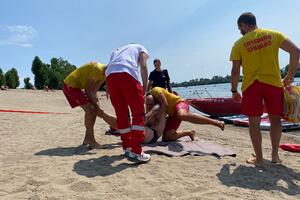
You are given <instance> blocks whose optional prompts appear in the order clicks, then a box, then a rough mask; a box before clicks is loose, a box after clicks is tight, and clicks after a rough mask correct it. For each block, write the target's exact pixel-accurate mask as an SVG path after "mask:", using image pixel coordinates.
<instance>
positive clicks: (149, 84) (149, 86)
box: [147, 79, 153, 92]
mask: <svg viewBox="0 0 300 200" xmlns="http://www.w3.org/2000/svg"><path fill="white" fill-rule="evenodd" d="M152 84H153V81H151V80H150V79H149V81H148V89H147V91H148V92H149V91H150V90H151V89H152Z"/></svg>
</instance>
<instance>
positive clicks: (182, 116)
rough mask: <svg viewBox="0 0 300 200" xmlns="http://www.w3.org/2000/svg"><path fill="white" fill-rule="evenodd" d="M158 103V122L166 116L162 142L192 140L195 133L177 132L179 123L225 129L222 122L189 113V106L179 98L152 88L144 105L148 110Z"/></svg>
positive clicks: (157, 88) (162, 90) (161, 89)
mask: <svg viewBox="0 0 300 200" xmlns="http://www.w3.org/2000/svg"><path fill="white" fill-rule="evenodd" d="M156 103H159V105H160V108H159V111H158V114H157V116H158V117H160V118H159V119H157V120H158V121H160V120H162V119H163V118H164V117H165V115H166V114H167V115H168V116H167V122H166V127H165V129H164V131H163V137H162V139H163V141H174V140H177V139H179V138H181V137H184V136H189V137H190V138H191V140H194V136H195V131H194V130H188V131H177V129H178V127H179V126H180V124H181V121H187V122H191V123H194V124H210V125H213V126H216V127H219V128H220V129H221V130H222V131H223V130H224V128H225V124H224V122H223V121H219V120H213V119H210V118H208V117H205V116H203V115H200V114H197V113H191V112H190V111H189V104H188V103H186V102H185V100H184V99H182V98H181V97H179V96H176V95H174V94H172V93H170V92H168V91H167V90H165V89H163V88H160V87H154V88H153V89H152V90H151V91H150V93H148V94H147V96H146V105H147V106H148V108H146V109H147V110H150V109H151V108H152V106H154V105H155V104H156Z"/></svg>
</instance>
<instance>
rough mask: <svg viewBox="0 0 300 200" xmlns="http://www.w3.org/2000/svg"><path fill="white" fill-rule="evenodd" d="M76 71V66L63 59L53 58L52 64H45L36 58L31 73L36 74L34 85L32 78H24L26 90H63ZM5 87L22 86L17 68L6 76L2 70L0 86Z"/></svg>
mask: <svg viewBox="0 0 300 200" xmlns="http://www.w3.org/2000/svg"><path fill="white" fill-rule="evenodd" d="M75 69H76V66H75V65H72V64H70V63H69V62H68V61H67V60H64V59H63V58H52V59H51V60H50V64H47V63H43V62H42V60H41V59H40V58H39V57H38V56H35V57H34V59H33V61H32V65H31V71H32V73H33V74H34V83H32V82H30V78H29V77H26V78H24V80H23V81H24V88H25V89H34V88H36V89H43V88H44V86H47V87H49V88H51V89H61V87H62V83H63V80H64V79H65V78H66V76H68V74H70V73H71V72H72V71H73V70H75ZM2 85H5V86H8V87H9V88H12V89H15V88H17V87H18V86H19V85H20V81H19V75H18V72H17V70H16V69H15V68H12V69H10V70H8V71H7V72H6V73H5V74H4V73H3V71H2V69H1V68H0V86H2Z"/></svg>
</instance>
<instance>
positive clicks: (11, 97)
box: [0, 89, 300, 200]
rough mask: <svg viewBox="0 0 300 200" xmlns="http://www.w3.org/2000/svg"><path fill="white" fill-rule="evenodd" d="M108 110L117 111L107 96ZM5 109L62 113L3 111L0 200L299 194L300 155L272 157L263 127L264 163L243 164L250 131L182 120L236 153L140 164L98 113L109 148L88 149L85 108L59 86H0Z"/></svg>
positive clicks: (98, 128)
mask: <svg viewBox="0 0 300 200" xmlns="http://www.w3.org/2000/svg"><path fill="white" fill-rule="evenodd" d="M99 96H101V104H102V105H103V108H104V109H105V110H106V111H108V112H109V113H111V114H114V111H113V108H112V106H111V104H110V101H108V100H106V98H105V97H104V96H103V94H101V93H100V94H99ZM0 109H10V110H31V111H47V112H61V113H66V114H27V113H3V112H0V123H1V125H0V199H1V200H6V199H11V200H13V199H31V200H40V199H48V200H58V199H74V200H82V199H87V200H96V199H107V200H113V199H120V200H121V199H122V200H125V199H128V200H129V199H146V200H150V199H164V200H168V199H186V200H190V199H230V200H232V199H253V200H254V199H269V200H271V199H272V200H277V199H278V200H279V199H280V200H282V199H300V153H292V152H287V151H283V150H280V156H281V159H282V160H283V164H282V165H275V164H272V163H271V162H270V154H271V144H270V139H269V135H268V132H265V131H264V132H263V152H264V157H265V159H266V160H265V168H264V169H263V170H261V169H258V168H255V167H253V166H251V165H248V164H246V163H245V159H246V158H248V157H249V156H250V155H251V153H252V152H253V150H252V145H251V141H250V138H249V135H248V129H247V128H243V127H236V126H232V125H227V126H226V128H225V131H224V132H221V131H220V130H219V129H217V128H215V127H212V126H207V125H193V124H189V123H183V124H182V125H181V127H180V128H181V129H195V130H196V136H197V137H199V138H201V139H205V140H208V141H211V142H214V143H217V144H221V145H224V146H226V147H229V148H231V149H232V150H233V151H234V152H235V153H236V154H237V156H236V157H229V156H225V157H222V158H221V159H217V158H216V157H214V156H184V157H166V156H163V155H156V154H152V159H151V161H150V162H149V163H147V164H143V165H135V164H132V163H131V162H130V161H128V160H127V159H126V158H125V157H124V156H123V151H122V149H121V146H120V138H118V137H115V136H108V135H105V131H106V130H107V129H108V125H106V124H105V122H104V121H103V120H101V119H97V122H96V125H95V136H96V139H97V141H98V142H100V143H101V144H102V145H103V147H104V149H97V150H90V151H87V150H86V149H84V148H83V147H81V146H80V144H81V142H82V140H83V136H84V131H85V128H84V122H83V119H84V118H83V117H84V115H83V111H82V110H81V108H75V109H71V108H70V106H69V105H68V103H67V101H66V99H65V97H64V95H63V94H62V92H61V91H55V92H45V91H31V90H21V89H16V90H8V91H0ZM281 142H282V143H298V144H299V143H300V130H298V131H294V132H292V134H286V133H283V135H282V141H281Z"/></svg>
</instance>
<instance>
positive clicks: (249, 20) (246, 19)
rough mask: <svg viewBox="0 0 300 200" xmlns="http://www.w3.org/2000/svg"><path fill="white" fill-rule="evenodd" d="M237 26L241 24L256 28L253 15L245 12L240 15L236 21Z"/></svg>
mask: <svg viewBox="0 0 300 200" xmlns="http://www.w3.org/2000/svg"><path fill="white" fill-rule="evenodd" d="M237 23H238V25H240V24H241V23H244V24H247V25H254V26H256V18H255V15H254V14H253V13H251V12H245V13H243V14H241V16H240V17H239V18H238V20H237Z"/></svg>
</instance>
